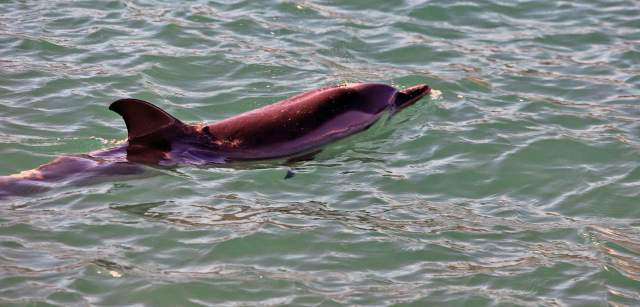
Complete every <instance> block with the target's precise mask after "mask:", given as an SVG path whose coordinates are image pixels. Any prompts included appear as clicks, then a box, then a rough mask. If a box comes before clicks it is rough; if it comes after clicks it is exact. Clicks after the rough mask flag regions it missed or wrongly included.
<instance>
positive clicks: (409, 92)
mask: <svg viewBox="0 0 640 307" xmlns="http://www.w3.org/2000/svg"><path fill="white" fill-rule="evenodd" d="M429 93H431V88H430V87H429V86H428V85H426V84H418V85H416V86H412V87H409V88H406V89H404V90H401V91H399V92H398V93H397V94H396V101H395V106H396V109H397V110H401V109H404V108H406V107H408V106H410V105H412V104H414V103H416V101H418V100H420V99H421V98H422V97H424V96H426V95H428V94H429Z"/></svg>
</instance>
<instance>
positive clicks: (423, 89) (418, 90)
mask: <svg viewBox="0 0 640 307" xmlns="http://www.w3.org/2000/svg"><path fill="white" fill-rule="evenodd" d="M400 92H401V93H403V94H405V95H407V96H409V97H411V98H415V97H418V96H420V98H422V97H424V96H426V95H428V94H429V93H430V92H431V88H430V87H429V86H428V85H426V84H418V85H415V86H412V87H409V88H406V89H404V90H402V91H400Z"/></svg>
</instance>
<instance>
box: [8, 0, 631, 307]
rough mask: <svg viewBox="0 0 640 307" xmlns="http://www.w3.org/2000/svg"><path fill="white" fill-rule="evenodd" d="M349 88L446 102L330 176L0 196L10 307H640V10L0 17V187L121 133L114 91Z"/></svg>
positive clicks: (360, 151) (321, 162)
mask: <svg viewBox="0 0 640 307" xmlns="http://www.w3.org/2000/svg"><path fill="white" fill-rule="evenodd" d="M344 82H383V83H387V84H391V85H394V86H396V87H399V88H403V87H408V86H412V85H414V84H417V83H427V84H429V85H430V86H432V87H433V88H434V89H436V90H437V91H439V92H440V93H441V94H439V95H432V96H431V97H428V98H425V99H423V100H421V101H420V102H419V103H417V104H416V105H414V106H412V107H411V108H409V109H407V110H406V111H405V112H402V113H400V114H398V115H397V116H394V117H393V118H390V119H388V120H385V121H382V122H380V123H378V124H376V125H375V126H373V127H372V128H371V129H369V130H367V131H365V132H363V133H361V134H358V135H356V136H354V137H350V138H348V139H345V140H342V141H340V142H338V143H336V144H333V145H331V146H329V147H328V148H326V149H325V150H324V151H323V152H322V153H321V154H319V155H318V156H317V157H316V158H315V159H314V160H311V161H302V162H297V163H295V164H294V165H284V164H282V163H281V162H277V161H276V162H272V161H267V162H260V163H234V164H231V165H225V166H224V167H195V166H189V165H182V166H179V167H176V168H172V169H164V168H153V167H148V169H147V170H146V171H145V173H144V174H142V175H136V176H120V177H118V176H116V177H109V178H103V179H100V180H95V182H89V183H87V184H84V185H65V184H60V185H58V186H56V187H55V188H53V189H51V190H50V191H47V192H44V193H40V194H34V195H32V196H27V197H14V198H8V199H3V200H0V202H2V203H1V204H0V305H3V306H5V305H14V304H15V305H59V306H73V305H79V306H84V305H132V304H137V305H141V306H142V305H146V306H188V305H189V306H190V305H215V306H254V305H260V306H264V305H277V306H280V305H294V306H339V305H394V304H400V305H414V306H429V305H431V306H440V305H445V304H447V305H453V306H484V305H499V306H511V305H521V306H527V305H531V306H539V305H545V306H567V305H570V306H587V305H589V306H607V305H610V306H638V305H640V220H639V219H640V5H639V4H638V2H637V1H615V0H591V1H502V0H483V1H464V2H456V1H417V0H405V1H399V0H389V1H386V0H385V1H382V0H377V1H376V0H373V1H364V0H358V1H249V0H234V1H138V0H131V1H129V0H128V1H0V157H1V159H0V175H8V174H13V173H16V172H20V171H22V170H27V169H32V168H35V167H37V166H38V165H41V164H43V163H46V162H49V161H51V160H53V159H55V157H57V156H60V155H69V154H80V153H84V152H89V151H92V150H97V149H101V148H108V147H111V146H114V144H116V143H117V142H118V141H120V140H123V139H125V138H126V128H125V126H124V123H123V121H122V119H121V118H120V117H119V116H118V115H117V114H115V113H113V112H110V111H109V110H108V109H107V106H108V104H109V103H110V102H112V101H114V100H116V99H119V98H123V97H136V98H140V99H145V100H148V101H151V102H153V103H155V104H157V105H159V106H161V107H162V108H164V109H165V110H167V111H169V112H170V113H172V114H174V115H176V116H177V117H178V118H180V119H182V120H184V121H186V122H192V123H196V122H213V121H216V120H220V119H224V118H227V117H229V116H232V115H235V114H239V113H241V112H244V111H248V110H251V109H254V108H256V107H259V106H264V105H267V104H270V103H272V102H275V101H278V100H281V99H283V98H286V97H289V96H291V95H294V94H297V93H300V92H303V91H307V90H311V89H315V88H318V87H323V86H328V85H334V84H339V83H344ZM290 168H293V169H294V171H295V173H296V175H295V176H294V177H293V178H291V179H287V180H284V176H285V174H286V173H287V170H289V169H290Z"/></svg>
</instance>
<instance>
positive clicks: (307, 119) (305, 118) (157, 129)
mask: <svg viewBox="0 0 640 307" xmlns="http://www.w3.org/2000/svg"><path fill="white" fill-rule="evenodd" d="M430 91H431V89H430V88H429V86H427V85H424V84H419V85H416V86H413V87H409V88H406V89H404V90H397V89H395V88H394V87H391V86H389V85H385V84H376V83H356V84H343V85H337V86H331V87H326V88H321V89H316V90H312V91H309V92H305V93H302V94H299V95H296V96H293V97H290V98H288V99H285V100H283V101H280V102H277V103H274V104H271V105H267V106H265V107H261V108H258V109H255V110H252V111H249V112H246V113H242V114H239V115H236V116H233V117H230V118H227V119H224V120H221V121H218V122H215V123H213V124H208V125H205V124H193V125H192V124H186V123H184V122H182V121H180V120H179V119H177V118H175V117H174V116H172V115H171V114H169V113H167V112H165V111H164V110H162V109H160V108H159V107H157V106H155V105H153V104H151V103H149V102H146V101H143V100H139V99H133V98H126V99H120V100H117V101H115V102H113V103H111V105H110V106H109V109H110V110H112V111H114V112H116V113H118V114H119V115H120V116H122V118H123V119H124V122H125V124H126V126H127V133H128V137H127V142H126V143H124V144H122V145H120V146H117V147H114V148H108V149H101V150H97V151H94V152H90V153H87V154H82V155H75V156H62V157H59V158H57V159H55V160H54V161H52V162H50V163H47V164H44V165H42V166H40V167H38V168H36V169H33V170H28V171H23V172H21V173H19V174H14V175H10V176H0V196H3V195H14V194H23V195H24V194H30V193H32V192H35V191H39V190H42V189H47V183H56V182H72V183H73V182H78V181H81V180H86V179H87V178H93V177H96V176H98V177H102V176H109V175H123V174H135V173H141V172H142V171H143V170H144V167H143V165H160V166H164V165H176V164H194V165H208V164H220V163H226V162H230V161H247V160H266V159H276V158H290V159H297V158H299V157H305V156H312V155H313V154H314V153H316V152H318V151H319V150H321V148H322V147H323V146H324V145H326V144H328V143H331V142H334V141H336V140H338V139H342V138H344V137H347V136H349V135H352V134H354V133H357V132H360V131H363V130H366V129H367V128H368V127H370V126H371V125H373V124H374V123H375V122H376V121H378V120H379V119H380V118H381V117H382V116H383V115H384V114H385V112H390V113H391V114H395V113H396V112H398V111H400V110H402V109H404V108H406V107H408V106H410V105H412V104H414V103H416V102H417V101H418V100H420V99H421V98H423V97H424V96H425V95H428V94H429V93H430Z"/></svg>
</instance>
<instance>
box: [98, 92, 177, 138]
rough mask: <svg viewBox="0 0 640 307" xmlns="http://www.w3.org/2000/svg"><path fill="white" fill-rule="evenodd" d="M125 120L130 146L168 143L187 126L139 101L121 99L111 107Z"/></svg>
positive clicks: (156, 108)
mask: <svg viewBox="0 0 640 307" xmlns="http://www.w3.org/2000/svg"><path fill="white" fill-rule="evenodd" d="M109 110H111V111H114V112H116V113H118V114H120V116H122V118H123V119H124V122H125V124H126V125H127V131H128V134H129V143H130V144H141V145H154V144H155V143H166V142H168V141H170V140H169V139H167V138H168V137H170V136H174V135H173V134H175V132H176V131H184V130H185V129H184V127H186V125H185V124H183V123H182V122H181V121H180V120H179V119H177V118H175V117H173V116H171V114H169V113H167V112H165V111H163V110H162V109H160V108H158V107H156V106H154V105H153V104H151V103H149V102H146V101H143V100H138V99H132V98H127V99H120V100H117V101H115V102H113V103H112V104H111V105H110V106H109ZM155 145H161V144H155Z"/></svg>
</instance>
